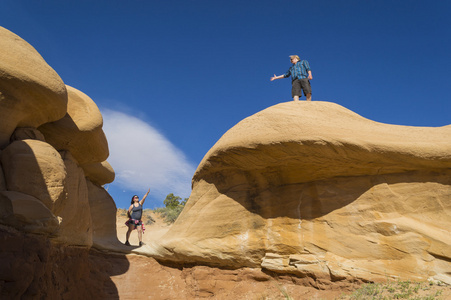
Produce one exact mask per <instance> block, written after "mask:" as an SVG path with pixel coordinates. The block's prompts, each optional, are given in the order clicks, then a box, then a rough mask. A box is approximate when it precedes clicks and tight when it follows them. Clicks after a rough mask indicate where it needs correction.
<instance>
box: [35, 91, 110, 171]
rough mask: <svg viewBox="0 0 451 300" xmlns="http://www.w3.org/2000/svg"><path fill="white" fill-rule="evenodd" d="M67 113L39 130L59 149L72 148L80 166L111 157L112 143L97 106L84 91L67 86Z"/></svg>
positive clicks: (70, 149) (71, 150)
mask: <svg viewBox="0 0 451 300" xmlns="http://www.w3.org/2000/svg"><path fill="white" fill-rule="evenodd" d="M67 93H68V103H67V114H66V115H65V116H64V117H63V118H61V119H59V120H57V121H54V122H51V123H47V124H44V125H42V126H40V127H39V128H38V129H39V131H40V132H42V133H43V134H44V137H45V139H46V141H47V142H48V143H49V144H51V145H53V146H54V147H55V148H56V149H57V150H68V151H70V152H71V154H72V155H73V156H74V158H75V159H76V160H77V161H78V163H79V164H80V165H84V164H88V163H100V162H103V161H104V160H106V159H107V157H108V154H109V152H108V142H107V140H106V137H105V133H104V132H103V130H102V126H103V119H102V115H101V114H100V111H99V108H98V107H97V105H96V104H95V103H94V101H92V99H91V98H89V97H88V96H87V95H86V94H84V93H83V92H81V91H79V90H77V89H75V88H73V87H70V86H67Z"/></svg>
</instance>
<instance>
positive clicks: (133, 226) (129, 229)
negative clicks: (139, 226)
mask: <svg viewBox="0 0 451 300" xmlns="http://www.w3.org/2000/svg"><path fill="white" fill-rule="evenodd" d="M133 229H135V225H133V224H128V230H127V233H126V235H125V238H126V239H125V244H126V245H127V244H128V245H130V243H129V242H128V239H129V238H130V234H131V233H132V231H133ZM128 245H127V246H128Z"/></svg>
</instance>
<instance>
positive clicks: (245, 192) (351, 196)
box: [153, 101, 451, 283]
mask: <svg viewBox="0 0 451 300" xmlns="http://www.w3.org/2000/svg"><path fill="white" fill-rule="evenodd" d="M450 228H451V126H444V127H438V128H426V127H409V126H398V125H388V124H382V123H377V122H374V121H371V120H368V119H365V118H363V117H361V116H359V115H357V114H355V113H353V112H352V111H349V110H347V109H345V108H343V107H341V106H339V105H336V104H333V103H328V102H319V101H317V102H289V103H282V104H278V105H275V106H273V107H270V108H268V109H266V110H263V111H261V112H259V113H257V114H255V115H253V116H251V117H249V118H246V119H245V120H243V121H241V122H240V123H238V124H237V125H236V126H234V127H233V128H232V129H230V130H229V131H228V132H227V133H226V134H224V135H223V137H221V139H220V140H219V141H218V142H217V143H216V144H215V145H214V146H213V147H212V149H211V150H210V151H209V152H208V153H207V154H206V156H205V157H204V159H203V160H202V162H201V163H200V165H199V167H198V169H197V171H196V173H195V174H194V177H193V191H192V194H191V196H190V199H189V201H188V203H187V204H186V207H185V209H184V211H183V212H182V214H181V215H180V217H179V218H178V220H177V221H176V223H175V224H174V226H173V227H172V228H171V230H170V231H169V232H168V233H167V234H166V236H164V237H163V239H162V242H161V243H160V244H159V245H154V250H153V251H154V255H156V257H159V258H160V259H164V260H171V261H176V262H185V263H186V262H197V263H204V264H209V265H215V266H224V267H225V266H227V267H232V266H233V267H236V268H239V267H243V266H249V267H261V268H263V269H267V270H270V271H274V272H280V273H292V274H297V275H299V276H306V275H307V276H310V277H313V278H316V279H318V280H327V281H339V280H342V279H345V278H351V277H353V278H361V279H363V280H375V279H378V278H379V279H384V278H386V276H387V275H388V276H395V277H399V278H406V279H415V280H423V279H427V278H434V279H437V280H442V281H445V282H448V283H451V277H450V274H449V270H451V263H450V261H451V252H450V249H451V232H450Z"/></svg>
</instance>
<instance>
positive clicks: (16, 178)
mask: <svg viewBox="0 0 451 300" xmlns="http://www.w3.org/2000/svg"><path fill="white" fill-rule="evenodd" d="M1 160H2V165H3V171H4V173H5V181H6V187H7V190H8V191H16V192H21V193H25V194H28V195H30V196H33V197H35V198H37V199H39V200H40V201H42V203H44V205H45V206H46V207H47V208H48V209H49V210H50V211H52V212H55V211H58V209H59V206H60V205H61V202H62V199H64V197H65V194H66V191H65V189H64V184H65V180H66V168H65V166H64V162H63V160H62V158H61V155H60V154H59V153H58V151H56V150H55V149H54V148H53V147H52V146H50V145H49V144H47V143H45V142H42V141H38V140H22V141H15V142H13V143H11V144H10V145H9V146H8V147H6V148H5V150H3V152H2V156H1Z"/></svg>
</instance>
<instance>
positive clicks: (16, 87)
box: [0, 27, 118, 280]
mask: <svg viewBox="0 0 451 300" xmlns="http://www.w3.org/2000/svg"><path fill="white" fill-rule="evenodd" d="M102 125H103V120H102V115H101V114H100V111H99V109H98V107H97V105H96V104H95V103H94V101H93V100H92V99H91V98H89V97H88V96H87V95H85V94H84V93H83V92H81V91H79V90H77V89H75V88H73V87H69V86H67V87H66V85H65V84H64V82H63V81H62V80H61V78H60V77H59V76H58V74H57V73H56V72H55V71H54V70H53V69H52V68H51V67H50V66H49V65H48V64H47V63H46V62H45V61H44V59H43V58H42V57H41V56H40V55H39V53H38V52H37V51H36V50H35V49H34V48H33V47H32V46H31V45H29V44H28V43H27V42H26V41H24V40H23V39H21V38H20V37H19V36H17V35H15V34H14V33H12V32H10V31H8V30H7V29H5V28H2V27H0V215H1V216H2V217H1V218H0V224H4V225H7V226H12V227H14V228H15V229H18V230H20V231H22V232H25V233H33V234H36V233H38V234H42V235H46V236H47V237H48V238H51V239H52V241H53V242H55V243H59V244H62V245H73V246H84V247H87V248H89V247H91V246H92V245H93V244H94V243H95V238H96V237H99V240H101V241H104V240H105V239H106V237H104V236H103V234H104V233H105V232H107V233H109V235H110V236H112V237H115V234H114V232H115V224H110V223H111V222H109V223H108V222H107V221H106V220H111V219H114V218H115V216H116V212H115V210H116V206H115V204H114V201H112V199H111V197H110V196H109V195H108V193H107V192H106V191H105V190H104V189H103V187H102V185H104V184H106V183H110V182H112V181H113V180H114V170H113V168H112V167H111V165H110V164H109V163H108V162H107V161H106V159H107V157H108V154H109V151H108V143H107V140H106V137H105V134H104V132H103V129H102ZM85 169H86V171H85ZM93 191H96V192H93ZM92 197H94V198H92ZM105 199H106V200H105ZM92 205H94V206H95V209H96V210H98V211H100V212H92V209H91V208H92V207H91V206H92ZM93 215H96V216H97V217H96V218H93ZM103 226H107V227H108V228H103ZM98 232H101V233H102V234H97V233H98ZM116 242H117V243H118V241H117V240H116ZM99 243H100V242H99ZM0 280H1V278H0Z"/></svg>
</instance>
